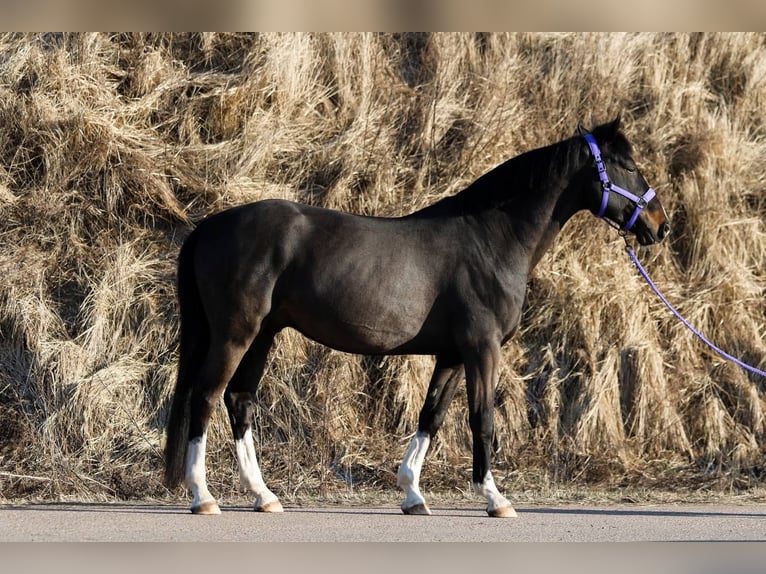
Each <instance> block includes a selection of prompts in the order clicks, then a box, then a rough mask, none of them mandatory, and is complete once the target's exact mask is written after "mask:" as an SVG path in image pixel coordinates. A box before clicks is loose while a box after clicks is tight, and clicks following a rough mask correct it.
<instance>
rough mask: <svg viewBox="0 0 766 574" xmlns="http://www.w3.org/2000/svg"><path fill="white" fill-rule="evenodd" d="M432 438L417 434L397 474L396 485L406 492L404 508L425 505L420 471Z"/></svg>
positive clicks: (422, 433)
mask: <svg viewBox="0 0 766 574" xmlns="http://www.w3.org/2000/svg"><path fill="white" fill-rule="evenodd" d="M430 444H431V437H430V436H429V435H428V433H426V432H420V431H418V432H416V433H415V436H414V437H412V440H411V441H410V446H409V447H408V448H407V452H406V453H405V455H404V459H403V460H402V464H401V465H400V466H399V471H398V472H397V473H396V485H397V486H398V487H399V488H401V489H402V490H404V493H405V498H404V502H403V503H402V508H403V509H406V508H411V507H413V506H415V505H417V504H425V503H426V500H425V498H423V495H422V494H421V493H420V471H421V470H422V468H423V460H424V459H425V457H426V452H427V451H428V446H429V445H430Z"/></svg>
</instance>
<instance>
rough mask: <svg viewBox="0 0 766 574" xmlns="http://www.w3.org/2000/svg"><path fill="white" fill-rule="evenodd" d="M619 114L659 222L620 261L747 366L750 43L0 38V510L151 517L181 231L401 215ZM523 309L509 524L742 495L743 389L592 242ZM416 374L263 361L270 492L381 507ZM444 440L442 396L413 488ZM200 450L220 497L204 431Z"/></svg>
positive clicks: (757, 109)
mask: <svg viewBox="0 0 766 574" xmlns="http://www.w3.org/2000/svg"><path fill="white" fill-rule="evenodd" d="M619 111H622V112H623V118H624V120H625V123H626V126H627V132H628V134H629V137H630V139H631V140H632V141H633V143H634V145H635V148H636V155H637V157H638V159H639V162H640V164H641V165H642V169H643V171H644V173H645V175H646V176H647V179H649V181H650V182H652V183H653V184H654V185H655V187H657V188H658V190H659V193H660V195H661V197H662V198H663V201H664V204H665V206H666V208H667V209H668V212H669V214H670V216H671V218H672V219H673V222H674V225H673V233H672V238H671V239H670V240H669V241H668V242H667V243H666V244H665V245H663V246H661V247H658V248H654V249H653V250H651V251H648V250H644V251H642V252H641V253H640V256H641V257H642V259H643V260H644V261H645V262H646V264H647V266H648V268H649V270H650V272H651V273H652V274H653V276H654V277H655V279H656V280H657V282H658V283H659V284H660V285H661V286H662V288H663V290H664V291H665V292H666V294H667V296H668V297H669V299H670V300H671V301H673V302H674V303H675V304H677V306H678V307H679V309H680V310H681V311H682V312H683V313H685V314H686V315H687V316H688V318H689V319H690V320H691V321H692V322H693V323H694V324H695V325H697V326H698V327H700V328H701V329H702V330H704V331H705V332H706V333H707V334H708V335H709V336H710V337H711V338H713V339H714V340H715V341H716V342H717V343H718V344H720V345H721V346H722V347H724V348H726V349H728V350H729V351H730V352H732V353H733V354H735V355H738V356H742V357H743V358H744V359H746V360H749V361H750V362H753V363H755V364H756V365H760V366H761V368H763V367H766V361H765V360H764V358H765V357H766V341H764V326H765V324H766V298H765V297H764V290H765V289H766V272H765V271H764V270H765V269H766V228H765V227H764V222H765V221H766V175H765V173H766V172H764V169H763V166H764V165H766V38H765V37H764V36H763V35H760V34H710V35H708V34H691V35H687V34H637V35H636V34H608V35H605V34H545V35H537V34H520V35H519V34H512V35H496V34H486V35H485V34H434V35H426V34H401V35H387V34H386V35H378V34H338V35H294V34H273V35H271V34H269V35H242V34H163V35H157V34H131V35H105V34H63V35H60V34H42V35H17V34H6V35H2V36H0V221H1V222H2V223H0V275H1V276H2V281H0V336H1V337H2V339H1V340H0V469H1V471H0V497H5V498H18V497H44V498H56V497H61V496H78V497H90V498H98V497H115V496H116V497H123V498H130V497H145V496H163V495H165V494H167V493H165V491H164V490H163V487H162V486H161V483H160V477H161V472H160V469H161V467H162V460H161V455H160V454H159V453H160V451H161V444H162V441H163V426H164V421H165V417H166V414H167V399H168V393H169V390H170V388H171V386H172V382H173V380H174V376H175V360H176V350H177V314H176V308H175V301H174V270H175V269H174V265H175V257H176V255H177V252H178V248H179V246H180V243H181V241H182V240H183V238H184V237H185V235H186V234H187V233H188V231H189V229H190V223H191V222H194V221H197V220H199V219H200V218H201V217H203V216H205V215H206V214H209V213H211V212H213V211H216V210H219V209H222V208H225V207H227V206H230V205H234V204H239V203H243V202H247V201H254V200H258V199H262V198H266V197H283V198H289V199H294V200H298V201H303V202H309V203H316V204H321V205H325V206H329V207H333V208H338V209H343V210H348V211H352V212H356V213H364V214H373V213H374V214H386V215H396V214H404V213H407V212H409V211H412V210H414V209H416V208H418V207H422V206H424V205H426V204H428V203H431V202H433V201H435V200H437V199H438V198H440V197H442V196H444V195H446V194H450V193H454V192H456V191H458V190H459V189H461V187H463V186H464V185H465V184H467V183H468V182H470V181H472V180H473V179H475V178H476V177H478V176H479V175H480V174H482V173H483V172H485V171H486V170H488V169H490V168H491V167H493V166H494V165H496V164H498V163H500V162H501V161H503V160H504V159H506V158H508V157H510V156H513V155H516V154H518V153H520V152H522V151H524V150H526V149H529V148H532V147H537V146H539V145H543V144H546V143H550V142H553V141H556V140H559V139H562V138H564V137H568V136H569V135H571V134H573V133H574V130H575V126H576V125H577V122H578V121H579V120H582V121H583V122H584V123H585V124H586V125H588V124H593V123H596V122H600V121H603V120H606V119H609V118H611V117H613V116H614V115H615V114H616V113H617V112H619ZM530 287H531V289H530V293H529V297H528V306H527V309H526V311H525V314H524V317H523V322H522V329H521V332H520V333H519V335H518V336H517V337H515V338H514V339H513V341H511V342H510V343H509V344H508V345H507V346H506V348H505V351H504V353H505V361H504V367H503V370H502V373H501V382H500V385H499V390H498V417H497V440H496V463H495V467H496V479H497V481H498V482H499V483H500V485H501V486H503V487H505V488H507V489H508V494H509V495H510V496H511V498H513V497H514V493H519V495H520V496H525V497H526V496H528V497H533V495H534V492H535V491H537V490H540V491H544V492H546V493H550V492H552V491H555V490H556V489H558V488H570V487H572V486H573V485H581V484H591V485H593V484H597V485H600V486H602V487H605V488H621V487H625V486H631V487H634V488H639V489H649V488H661V489H666V490H667V489H674V488H682V487H683V488H687V489H710V488H714V489H715V488H718V489H722V488H723V489H734V490H741V489H747V488H762V486H763V480H764V466H763V457H764V450H763V439H764V433H765V432H766V421H765V418H764V415H765V412H766V403H765V402H764V399H763V391H764V387H765V386H766V381H764V380H762V379H759V378H758V377H756V376H754V375H748V374H747V373H745V372H743V371H741V370H739V369H737V368H736V367H733V366H730V365H727V364H723V363H722V361H721V360H720V359H719V358H718V357H717V356H715V355H713V354H711V353H710V352H708V351H707V350H705V349H704V348H703V347H701V346H700V344H699V343H698V341H697V340H696V339H694V338H693V337H692V336H691V335H690V334H689V333H687V332H685V330H684V328H683V327H682V326H681V325H680V324H679V323H678V322H677V321H675V320H674V319H673V318H672V317H671V316H669V314H668V313H667V311H666V310H665V309H664V307H662V306H661V304H660V303H659V302H658V301H656V300H655V299H654V298H653V296H652V294H651V293H650V292H649V290H648V289H647V288H646V287H645V286H644V285H643V284H642V283H641V281H640V279H639V278H638V277H637V275H636V274H635V272H634V271H633V269H632V267H631V264H630V262H629V260H628V259H627V258H626V257H625V256H624V255H623V253H622V249H621V242H620V240H619V239H618V238H617V237H616V236H615V235H614V234H613V232H612V231H611V230H609V229H608V228H606V227H605V226H604V225H602V224H600V223H599V222H597V221H596V220H594V219H593V218H591V217H590V216H587V215H586V214H582V215H579V216H577V217H575V218H574V220H573V221H572V222H571V223H570V224H569V225H568V226H567V228H566V229H565V230H564V232H563V233H562V235H561V237H560V238H559V240H558V241H557V242H556V244H555V246H554V247H553V249H552V250H551V252H550V253H549V254H548V255H546V257H545V258H544V259H543V260H542V262H541V263H540V265H539V266H538V268H537V269H536V270H535V272H534V275H533V278H532V280H531V285H530ZM431 367H432V360H431V359H430V358H428V357H403V358H382V359H381V358H373V357H353V356H346V355H342V354H340V353H336V352H333V351H329V350H327V349H325V348H322V347H320V346H318V345H315V344H313V343H311V342H308V341H306V340H304V339H303V338H301V337H300V336H299V335H297V334H295V333H291V332H285V333H283V334H281V335H280V337H279V340H278V345H277V347H276V350H275V352H274V353H273V356H272V357H271V359H270V363H269V369H268V372H267V374H266V376H265V379H264V382H263V385H262V387H261V390H260V403H259V406H258V409H257V412H256V415H255V417H256V418H255V422H256V428H257V432H258V436H259V437H260V443H259V445H260V446H259V449H260V454H261V462H262V467H263V469H264V472H265V475H266V477H267V480H268V482H269V483H270V485H272V488H273V489H274V490H275V491H276V492H278V493H282V494H283V495H284V496H286V497H288V498H289V497H296V496H297V497H300V496H309V495H317V494H319V495H333V494H334V495H339V496H340V495H348V493H350V492H359V491H360V490H361V491H364V490H365V489H367V490H375V489H377V488H378V487H386V488H393V487H394V482H395V479H394V475H395V470H396V467H397V465H398V463H399V461H400V458H401V455H402V453H403V451H404V448H405V445H406V440H407V435H408V433H411V432H413V431H414V429H415V424H416V420H417V413H418V409H419V407H420V403H421V400H422V397H423V395H424V392H425V385H426V383H427V380H428V376H429V371H430V369H431ZM469 441H470V439H469V433H468V429H467V424H466V408H465V400H464V398H463V397H462V396H460V397H459V400H457V401H456V404H455V405H453V408H452V409H451V411H450V414H449V416H448V419H447V421H446V423H445V425H444V429H443V432H442V433H441V435H440V436H439V437H438V439H437V440H436V441H435V443H434V447H433V449H432V452H431V453H430V457H429V463H428V464H427V465H426V468H425V470H424V476H423V482H424V485H425V487H426V488H427V489H429V490H444V489H448V488H449V489H453V488H458V489H460V488H464V487H465V485H466V484H467V483H468V480H469V476H470V473H469V471H468V469H469V467H470V458H469V452H470V450H469V448H468V445H469ZM208 444H209V446H210V453H209V469H210V475H211V476H210V482H211V486H212V488H213V489H214V491H215V492H217V493H220V494H221V495H222V496H223V497H224V498H226V497H227V496H230V497H233V496H235V495H236V493H235V489H236V487H237V484H238V480H237V477H236V471H235V468H234V461H233V456H232V446H231V441H230V431H229V428H228V423H227V422H226V417H225V415H224V413H223V409H219V411H218V412H217V414H216V416H215V417H214V420H213V426H212V433H211V437H210V440H209V443H208ZM522 493H523V494H522Z"/></svg>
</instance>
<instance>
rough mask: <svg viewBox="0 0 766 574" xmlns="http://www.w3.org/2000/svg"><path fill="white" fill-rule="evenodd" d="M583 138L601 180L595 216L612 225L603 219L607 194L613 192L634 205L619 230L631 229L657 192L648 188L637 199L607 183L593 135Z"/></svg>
mask: <svg viewBox="0 0 766 574" xmlns="http://www.w3.org/2000/svg"><path fill="white" fill-rule="evenodd" d="M583 137H584V138H585V141H586V142H588V147H589V148H590V152H591V153H592V154H593V159H594V160H595V162H596V169H597V170H598V177H599V179H600V180H601V187H602V189H603V192H602V195H601V207H600V209H599V210H598V215H597V216H598V217H600V218H603V219H604V220H605V221H607V223H610V224H612V222H610V221H609V220H608V219H606V218H605V217H604V214H605V213H606V206H607V204H608V203H609V192H610V191H613V192H615V193H617V194H619V195H622V196H623V197H626V198H628V199H629V200H630V201H632V202H633V203H634V204H635V205H636V209H635V210H634V211H633V215H631V216H630V219H628V222H627V223H626V224H625V225H623V226H622V227H621V228H620V229H621V230H622V231H628V230H629V229H630V228H631V227H633V224H634V223H635V222H636V219H638V216H639V215H640V214H641V211H643V210H644V208H645V207H646V206H647V205H648V204H649V202H650V201H651V200H652V198H654V196H655V195H657V192H655V191H654V189H652V188H651V187H650V188H649V189H647V190H646V191H645V192H644V195H643V197H639V196H637V195H635V194H633V193H631V192H629V191H628V190H627V189H623V188H621V187H620V186H617V185H614V184H613V183H612V182H611V181H609V176H608V175H607V174H606V166H605V165H604V160H602V159H601V150H599V148H598V144H597V143H596V138H594V137H593V134H585V135H584V136H583ZM614 226H615V227H617V225H616V224H614Z"/></svg>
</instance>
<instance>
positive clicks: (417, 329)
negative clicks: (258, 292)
mask: <svg viewBox="0 0 766 574" xmlns="http://www.w3.org/2000/svg"><path fill="white" fill-rule="evenodd" d="M385 303H386V302H381V301H376V300H374V299H369V298H367V299H364V300H359V299H355V298H354V297H348V296H345V297H344V296H336V297H333V298H330V299H328V300H326V301H322V300H318V301H313V302H312V303H311V304H309V305H305V309H304V311H305V312H300V313H295V312H293V313H291V318H292V325H291V326H292V327H293V328H295V329H297V330H298V331H300V332H301V333H303V334H304V335H305V336H307V337H309V338H310V339H313V340H315V341H317V342H319V343H322V344H324V345H327V346H328V347H332V348H333V349H337V350H339V351H344V352H348V353H360V354H369V355H375V354H388V353H395V352H400V351H401V350H402V349H404V348H406V347H407V346H408V345H409V344H411V343H412V342H413V341H414V340H415V339H416V338H417V337H418V335H419V334H420V333H421V331H422V329H423V327H424V323H425V317H424V314H423V312H422V311H421V310H419V309H415V308H413V307H407V306H404V307H402V306H397V305H387V304H385Z"/></svg>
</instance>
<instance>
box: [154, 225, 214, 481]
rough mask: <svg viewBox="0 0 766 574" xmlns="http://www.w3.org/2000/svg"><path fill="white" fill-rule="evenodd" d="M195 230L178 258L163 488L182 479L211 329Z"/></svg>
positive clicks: (187, 239) (182, 247) (185, 242)
mask: <svg viewBox="0 0 766 574" xmlns="http://www.w3.org/2000/svg"><path fill="white" fill-rule="evenodd" d="M196 244H197V233H196V230H195V231H192V233H191V235H189V237H187V238H186V241H184V244H183V245H182V246H181V252H180V253H179V255H178V276H177V288H178V304H179V310H180V322H181V326H180V330H181V335H180V348H179V360H178V375H177V378H176V385H175V389H174V390H173V397H172V402H171V406H170V416H169V418H168V422H167V440H166V442H165V485H166V486H167V487H168V488H175V487H176V486H178V484H180V482H181V480H182V479H183V477H184V472H185V466H184V465H185V461H186V448H187V444H188V440H189V423H190V404H191V394H192V390H193V382H194V380H195V370H196V366H197V363H198V362H199V359H200V357H204V355H205V354H206V352H207V346H208V342H209V338H210V335H209V332H210V328H209V325H208V322H207V319H206V317H205V312H204V309H203V307H202V299H201V297H200V293H199V289H198V287H197V280H196V277H195V271H194V251H195V246H196Z"/></svg>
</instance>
